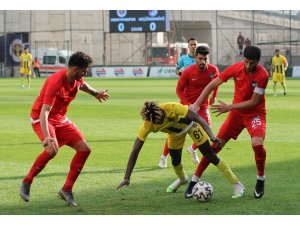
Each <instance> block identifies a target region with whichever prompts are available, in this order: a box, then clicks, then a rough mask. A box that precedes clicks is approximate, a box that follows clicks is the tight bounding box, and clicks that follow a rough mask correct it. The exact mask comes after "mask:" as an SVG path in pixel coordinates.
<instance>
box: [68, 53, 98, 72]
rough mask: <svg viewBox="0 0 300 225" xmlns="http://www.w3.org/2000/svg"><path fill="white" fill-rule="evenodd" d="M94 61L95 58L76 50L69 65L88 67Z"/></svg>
mask: <svg viewBox="0 0 300 225" xmlns="http://www.w3.org/2000/svg"><path fill="white" fill-rule="evenodd" d="M92 63H93V59H92V57H91V56H89V55H88V54H86V53H83V52H75V53H73V54H72V55H71V57H70V59H69V63H68V66H70V67H71V66H76V67H80V68H88V67H89V66H90V65H91V64H92Z"/></svg>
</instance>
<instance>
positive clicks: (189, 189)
mask: <svg viewBox="0 0 300 225" xmlns="http://www.w3.org/2000/svg"><path fill="white" fill-rule="evenodd" d="M195 184H197V182H195V181H190V183H189V186H188V187H187V189H186V190H185V193H184V197H185V198H192V197H193V187H194V186H195Z"/></svg>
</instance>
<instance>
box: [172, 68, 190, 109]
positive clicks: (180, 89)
mask: <svg viewBox="0 0 300 225" xmlns="http://www.w3.org/2000/svg"><path fill="white" fill-rule="evenodd" d="M186 83H187V76H186V73H185V72H183V74H182V76H180V78H179V79H178V82H177V86H176V94H177V95H178V97H179V99H180V100H181V103H182V104H183V105H190V104H191V103H190V102H189V101H188V100H187V98H186V97H185V95H184V94H183V92H184V88H185V86H186Z"/></svg>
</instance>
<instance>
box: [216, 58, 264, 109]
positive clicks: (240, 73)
mask: <svg viewBox="0 0 300 225" xmlns="http://www.w3.org/2000/svg"><path fill="white" fill-rule="evenodd" d="M230 77H233V80H234V97H233V101H232V103H239V102H244V101H247V100H250V99H251V97H252V94H253V92H254V91H255V92H257V93H261V94H262V95H263V97H262V100H261V102H260V103H258V104H257V105H256V106H255V107H253V108H251V109H241V110H238V111H240V112H242V113H247V114H248V113H251V114H252V113H263V114H265V113H266V104H265V95H264V93H265V89H266V87H267V85H268V81H269V75H268V72H267V71H266V70H265V69H264V68H263V67H262V66H261V65H257V67H256V69H255V71H254V72H253V73H246V72H245V65H244V62H238V63H235V64H233V65H231V66H229V67H227V68H226V69H225V70H224V71H223V72H222V73H221V74H220V76H219V78H220V80H222V81H223V82H227V80H228V79H229V78H230Z"/></svg>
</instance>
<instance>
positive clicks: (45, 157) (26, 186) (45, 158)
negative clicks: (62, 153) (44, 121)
mask: <svg viewBox="0 0 300 225" xmlns="http://www.w3.org/2000/svg"><path fill="white" fill-rule="evenodd" d="M32 127H33V130H34V131H35V133H36V134H37V136H38V137H39V139H40V140H41V141H43V139H44V138H43V133H42V129H41V126H40V123H35V124H32ZM49 131H50V134H51V137H53V138H54V141H56V142H57V140H56V138H55V137H56V136H55V129H54V127H53V126H51V125H49ZM56 153H57V152H54V151H53V149H52V148H51V146H46V147H45V149H44V150H43V152H42V153H40V154H39V155H38V157H37V158H36V160H35V161H34V163H33V165H32V167H31V169H30V170H29V172H28V174H27V175H26V176H25V178H24V179H23V182H22V185H21V191H20V196H21V198H22V199H23V200H24V201H25V202H28V201H29V198H30V187H31V183H32V181H33V179H34V178H35V177H36V176H37V175H38V174H39V173H40V172H41V171H42V170H43V169H44V168H45V167H46V165H47V163H48V162H49V161H50V160H51V159H53V158H54V156H55V155H56Z"/></svg>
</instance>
